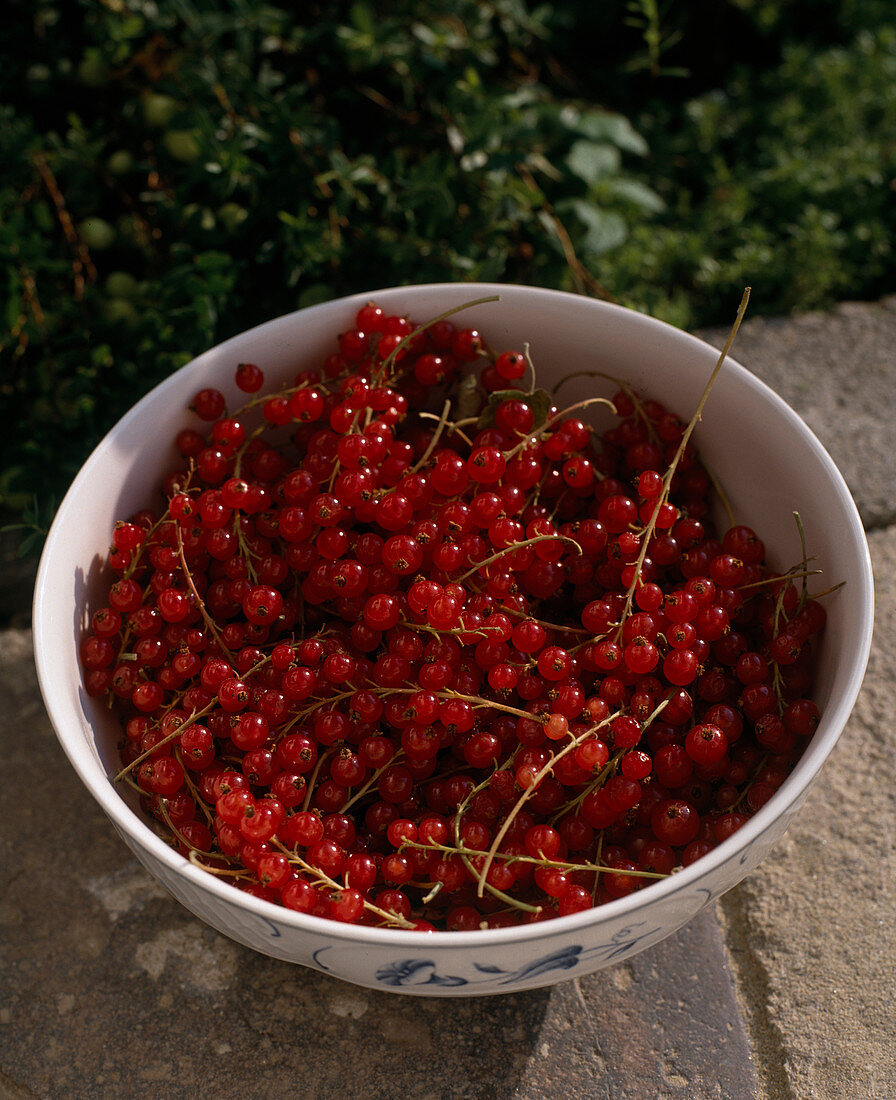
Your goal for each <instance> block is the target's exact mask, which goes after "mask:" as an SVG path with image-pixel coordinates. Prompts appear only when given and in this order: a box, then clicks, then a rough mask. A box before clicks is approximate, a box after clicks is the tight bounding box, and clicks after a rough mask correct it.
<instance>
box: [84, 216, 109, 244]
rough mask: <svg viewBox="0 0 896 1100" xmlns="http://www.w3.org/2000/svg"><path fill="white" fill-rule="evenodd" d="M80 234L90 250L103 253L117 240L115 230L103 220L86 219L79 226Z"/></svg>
mask: <svg viewBox="0 0 896 1100" xmlns="http://www.w3.org/2000/svg"><path fill="white" fill-rule="evenodd" d="M78 233H79V235H80V236H81V239H82V240H83V241H84V243H85V244H86V245H87V247H88V248H93V249H96V250H97V251H102V249H104V248H108V247H109V246H110V245H111V244H112V242H113V241H114V240H115V230H114V229H113V228H112V226H111V225H110V224H109V223H108V222H107V221H105V220H104V219H103V218H85V219H84V221H82V222H81V223H80V224H79V226H78Z"/></svg>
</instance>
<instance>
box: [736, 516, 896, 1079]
mask: <svg viewBox="0 0 896 1100" xmlns="http://www.w3.org/2000/svg"><path fill="white" fill-rule="evenodd" d="M869 541H870V545H871V552H872V561H873V565H874V569H875V578H876V605H877V606H876V620H875V644H874V647H873V649H872V654H871V659H870V663H869V668H868V673H867V676H866V678H865V683H864V686H863V688H862V691H861V693H860V695H859V698H858V700H857V703H856V707H855V710H854V712H853V715H852V718H851V719H850V721H849V723H848V724H847V727H846V729H845V730H844V733H843V736H842V738H841V740H840V742H839V744H838V746H837V748H836V749H835V751H834V753H833V754H832V756H831V758H830V759H829V760H828V762H827V763H826V765H825V768H824V770H823V771H822V774H821V776H820V778H819V780H818V783H817V784H816V786H815V787H814V788H813V789H812V791H811V792H810V794H809V796H808V798H807V799H806V802H805V804H804V805H803V808H802V810H801V811H800V813H799V814H798V815H797V817H796V819H795V820H794V822H793V823H792V824H791V826H790V829H789V830H788V832H787V835H786V836H785V838H784V840H783V841H782V842H781V843H780V844H779V845H778V846H777V847H776V849H775V850H774V851H773V852H772V854H771V855H770V856H769V857H768V858H767V859H766V860H765V861H764V862H763V863H762V865H761V866H760V867H759V868H758V870H757V871H756V872H755V873H754V874H753V875H752V876H750V878H748V879H746V880H745V881H744V882H743V883H741V885H740V886H738V887H737V888H736V889H735V890H733V891H731V893H730V894H728V895H727V896H726V897H725V898H724V899H722V902H721V909H722V912H723V914H724V918H725V921H726V924H727V930H728V943H729V946H730V948H731V952H732V965H733V966H734V969H735V972H736V975H737V978H738V982H739V984H740V989H741V995H742V1003H743V1005H744V1009H745V1014H746V1017H747V1019H748V1021H749V1025H750V1028H751V1033H752V1037H753V1044H754V1051H755V1054H756V1060H757V1064H758V1066H759V1067H760V1075H761V1080H762V1084H763V1088H764V1095H766V1096H768V1097H769V1098H770V1100H778V1098H781V1097H783V1098H786V1100H818V1098H820V1097H823V1098H824V1100H856V1098H858V1097H861V1098H862V1100H892V1098H893V1097H896V986H894V977H893V976H894V974H896V925H894V915H896V785H894V783H893V760H894V757H896V723H894V714H896V656H894V655H896V527H890V528H888V529H886V530H883V531H880V532H877V533H874V534H872V535H871V537H870V540H869Z"/></svg>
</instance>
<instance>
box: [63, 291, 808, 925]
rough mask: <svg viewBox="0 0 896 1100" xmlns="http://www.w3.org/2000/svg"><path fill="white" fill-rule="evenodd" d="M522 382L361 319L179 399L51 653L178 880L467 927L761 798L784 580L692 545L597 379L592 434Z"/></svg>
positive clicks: (683, 459) (706, 493) (797, 571)
mask: <svg viewBox="0 0 896 1100" xmlns="http://www.w3.org/2000/svg"><path fill="white" fill-rule="evenodd" d="M530 366H531V365H530V364H529V362H528V360H527V358H526V356H525V355H524V354H522V353H520V352H518V351H504V352H501V353H500V354H498V353H496V352H494V351H493V350H491V349H490V348H489V347H488V346H487V344H486V342H485V340H484V339H483V337H482V336H481V334H480V333H479V332H478V331H476V330H475V329H472V328H462V327H458V326H457V325H456V324H455V322H454V321H453V320H452V319H450V318H449V317H443V318H441V319H439V320H436V321H435V322H432V323H430V324H428V325H423V326H416V325H413V324H412V323H411V322H409V321H408V320H407V319H406V318H404V317H401V316H397V315H389V314H386V313H384V311H383V310H381V309H380V308H379V307H378V306H376V305H375V304H369V305H367V306H365V307H364V308H362V309H361V310H360V312H359V313H358V315H357V317H356V319H355V323H354V327H352V328H351V329H349V330H348V331H347V332H345V333H344V334H342V335H341V336H339V337H338V343H337V347H336V349H335V350H334V352H333V354H331V355H330V356H329V357H327V358H326V360H325V361H324V362H323V363H321V364H320V365H319V367H318V368H317V369H312V370H304V371H302V372H301V373H300V374H298V375H297V376H296V377H295V379H294V381H293V383H292V384H291V385H290V386H289V387H288V388H284V389H282V390H280V391H278V392H276V393H272V394H270V393H269V394H264V393H263V390H264V388H265V387H264V375H263V372H262V370H261V369H259V367H257V366H255V365H253V364H249V363H242V364H240V365H239V366H238V367H237V370H236V385H237V387H238V388H239V390H241V391H242V392H243V393H244V394H245V395H246V396H245V404H244V407H243V408H241V409H240V410H239V411H235V412H228V410H227V408H226V404H225V398H224V396H223V394H222V393H220V392H219V391H217V390H214V389H206V390H203V391H201V392H200V393H197V394H196V397H195V400H194V403H193V409H194V411H195V413H196V415H197V417H198V418H199V419H200V420H202V421H205V422H206V423H207V424H208V425H209V428H208V430H205V431H199V430H195V429H189V430H185V431H181V432H180V433H179V435H178V436H177V439H176V445H177V448H178V451H179V455H180V460H179V462H178V464H177V468H176V469H175V470H174V471H173V472H172V473H170V474H169V475H168V476H167V477H165V479H164V483H163V485H162V489H163V493H164V502H163V504H162V505H161V507H160V508H158V509H157V510H156V511H152V510H146V511H143V512H141V513H139V514H138V515H135V516H133V517H131V518H130V519H129V520H128V521H126V522H125V521H122V522H120V523H118V524H117V525H116V527H115V530H114V533H113V536H112V547H111V551H110V554H109V563H110V567H111V570H112V571H113V573H114V578H113V580H112V582H111V584H110V587H109V589H108V600H107V603H106V606H104V607H102V608H101V609H100V610H98V611H96V613H95V614H93V616H92V620H91V627H90V630H89V632H88V634H87V635H86V636H85V637H84V639H83V642H82V645H81V661H82V665H83V668H84V675H85V683H86V687H87V690H88V691H89V692H90V693H91V694H93V695H96V696H108V697H109V698H110V700H112V701H113V702H114V703H115V704H116V705H117V707H118V709H119V710H120V713H121V715H122V729H123V740H122V744H121V758H122V771H121V773H120V776H119V779H120V781H121V782H123V783H127V784H130V785H132V786H133V787H135V788H136V790H137V791H139V793H140V798H141V800H142V803H143V806H144V808H145V809H146V811H147V812H148V813H150V814H152V815H153V816H154V818H155V819H157V821H158V823H159V826H160V827H161V828H162V829H163V830H164V832H165V834H166V836H167V837H168V838H169V839H170V840H171V842H172V843H173V844H174V845H176V846H177V847H178V848H179V849H180V850H181V851H182V852H183V853H184V855H186V856H187V857H188V858H190V859H191V860H193V861H194V862H196V863H198V864H199V865H201V866H203V867H205V868H207V869H208V870H209V871H210V872H211V873H214V874H219V875H222V876H226V877H227V878H228V879H229V880H231V881H232V882H233V884H234V885H235V886H237V887H238V888H240V889H243V890H246V891H249V892H250V893H252V894H255V895H257V896H259V897H262V898H266V899H268V900H271V901H274V902H279V903H281V904H282V905H284V906H287V907H288V908H290V909H294V910H298V911H300V912H304V913H310V914H314V915H316V916H321V917H327V918H331V919H335V920H341V921H348V922H361V923H374V924H380V925H388V926H396V927H405V928H408V927H412V928H418V929H422V930H432V929H436V928H438V929H451V930H470V929H477V928H480V927H482V928H484V927H500V926H506V925H509V924H517V923H522V922H529V921H538V920H545V919H549V918H552V917H555V916H557V915H564V914H570V913H574V912H578V911H581V910H583V909H587V908H590V907H592V906H595V905H599V904H600V903H601V902H603V901H606V900H608V899H612V898H619V897H622V896H624V895H626V894H629V893H630V892H632V891H634V890H638V889H641V888H643V887H644V886H645V885H648V884H649V883H650V882H652V881H654V880H655V879H658V878H663V877H665V876H667V875H669V874H671V873H672V872H673V871H674V870H675V869H676V868H678V867H681V866H686V865H688V864H690V863H692V862H693V861H694V860H696V859H699V858H700V857H701V856H703V855H705V854H706V853H707V852H709V851H710V850H711V849H713V848H714V847H715V846H716V845H718V844H719V843H721V842H722V841H724V840H725V839H726V838H727V837H728V836H730V835H731V834H732V833H733V832H734V831H735V830H736V829H738V828H739V827H740V826H741V825H742V824H743V822H744V821H745V820H746V819H747V818H748V817H749V815H750V814H752V813H754V812H755V811H756V810H758V809H759V808H760V807H761V806H762V805H763V804H764V803H765V802H766V801H767V800H768V799H769V798H770V797H771V796H772V794H773V793H774V792H775V790H776V789H777V788H778V787H779V786H780V785H781V784H782V783H783V782H784V780H785V779H786V777H787V775H788V774H789V772H790V771H791V769H792V768H793V766H794V764H795V762H796V760H797V759H798V757H799V755H800V752H801V750H802V747H803V745H804V744H805V743H806V740H807V738H808V736H809V735H810V734H811V733H812V732H813V730H814V729H815V726H816V724H817V722H818V717H819V715H818V709H817V707H816V705H815V704H814V703H813V702H812V701H811V700H810V698H809V693H810V689H811V668H812V651H813V639H814V637H815V636H816V635H817V634H818V632H819V631H820V630H821V629H822V627H823V625H824V620H825V612H824V609H823V607H822V605H821V604H820V603H819V601H818V599H817V598H813V597H812V596H810V595H809V593H808V589H807V576H808V570H807V569H806V566H805V563H802V564H801V565H799V566H797V567H795V568H794V569H793V570H792V571H791V572H790V573H787V574H784V575H777V574H775V573H773V572H772V571H771V570H770V569H769V568H768V566H767V565H766V562H765V550H764V547H763V544H762V542H761V540H760V539H759V538H758V537H757V535H756V534H755V533H754V531H752V530H751V529H749V528H747V527H744V526H737V525H733V524H732V525H731V526H729V528H728V529H727V530H725V531H724V533H721V534H720V535H719V534H717V533H716V531H715V529H714V526H713V520H712V513H711V497H712V491H713V485H712V481H711V478H710V476H709V474H708V472H707V470H706V469H705V468H704V466H703V464H702V463H701V460H700V458H699V455H698V454H697V452H696V451H695V449H694V447H693V446H692V444H691V442H690V431H691V429H692V427H693V423H694V422H693V421H692V422H691V424H689V425H688V424H685V423H683V422H682V421H681V420H680V419H679V418H678V417H677V416H676V415H674V414H673V413H671V412H669V411H668V410H666V409H665V408H663V407H662V406H660V405H659V404H658V403H657V402H655V401H651V400H645V399H642V398H641V397H640V396H638V395H637V394H635V393H633V392H631V391H630V390H628V389H627V388H626V387H624V386H622V385H620V384H617V385H616V392H615V394H614V395H613V397H612V400H610V401H605V402H604V403H605V404H610V405H612V409H613V412H614V414H615V415H614V419H613V426H612V427H610V428H609V429H608V430H606V431H603V432H602V433H598V432H597V431H596V430H595V429H593V428H591V427H589V425H588V423H587V422H586V421H585V420H583V419H579V418H578V417H577V416H576V415H574V414H575V413H576V412H577V411H580V407H579V406H574V407H573V408H572V409H569V410H566V411H565V412H560V411H558V409H557V408H555V407H554V406H553V404H552V403H551V399H550V398H548V397H547V396H546V395H545V394H544V393H543V392H542V391H535V390H534V387H532V388H526V387H525V386H524V384H523V379H524V377H526V375H527V372H529V370H530ZM433 395H435V396H436V398H437V404H436V405H435V406H434V405H433V403H432V398H433ZM443 402H444V404H443ZM583 404H588V403H583Z"/></svg>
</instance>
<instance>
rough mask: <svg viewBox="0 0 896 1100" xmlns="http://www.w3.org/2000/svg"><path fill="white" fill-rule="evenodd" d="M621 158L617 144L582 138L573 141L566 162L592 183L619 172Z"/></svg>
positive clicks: (580, 176) (581, 177)
mask: <svg viewBox="0 0 896 1100" xmlns="http://www.w3.org/2000/svg"><path fill="white" fill-rule="evenodd" d="M621 159H622V158H621V157H620V154H619V150H618V149H617V148H616V146H614V145H607V144H606V143H604V142H596V141H586V140H584V139H582V140H581V141H576V142H574V143H573V147H572V148H571V149H570V151H569V155H568V156H567V158H566V163H567V165H568V166H569V169H570V171H572V172H574V173H575V174H576V175H577V176H578V177H579V178H580V179H583V180H584V181H585V182H586V183H589V184H591V183H597V181H598V180H602V179H605V178H606V177H607V176H612V175H614V174H615V173H616V172H618V171H619V164H620V161H621Z"/></svg>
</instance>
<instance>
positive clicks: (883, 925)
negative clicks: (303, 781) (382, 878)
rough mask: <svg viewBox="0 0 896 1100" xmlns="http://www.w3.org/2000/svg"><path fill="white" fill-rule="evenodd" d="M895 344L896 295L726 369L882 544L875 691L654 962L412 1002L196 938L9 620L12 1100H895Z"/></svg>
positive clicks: (8, 1052)
mask: <svg viewBox="0 0 896 1100" xmlns="http://www.w3.org/2000/svg"><path fill="white" fill-rule="evenodd" d="M703 335H704V336H705V338H707V339H708V340H710V342H713V343H716V345H717V346H720V345H721V343H722V342H723V341H724V338H725V334H724V333H719V332H709V333H704V334H703ZM894 349H896V299H892V300H885V301H883V302H880V303H876V304H863V305H858V304H852V303H850V304H846V305H843V306H840V307H838V308H837V309H835V310H833V311H832V312H830V313H828V314H818V315H810V316H805V317H799V318H794V319H787V320H771V321H765V320H752V321H747V322H746V323H745V324H744V326H743V328H742V330H741V333H740V335H739V336H738V341H737V344H736V346H735V351H734V354H735V356H736V358H738V359H739V360H740V361H741V362H742V363H743V364H744V365H745V366H748V367H749V368H750V369H751V370H753V371H754V372H755V373H756V374H758V375H759V376H760V377H762V378H764V379H765V380H766V381H767V382H768V383H769V384H770V385H772V387H773V388H774V389H776V390H777V391H778V392H779V393H780V394H781V395H782V396H783V397H784V398H785V399H786V400H787V401H788V402H789V403H790V404H791V405H792V406H793V407H794V408H795V409H796V410H797V411H798V412H799V413H800V414H801V415H802V416H803V417H804V418H805V419H806V420H807V421H808V422H809V424H810V425H811V426H812V428H813V429H814V430H815V432H816V434H817V435H818V436H819V438H820V439H821V440H822V442H823V443H824V444H825V446H827V448H828V449H829V451H830V452H831V454H832V455H833V457H834V459H835V461H836V462H837V463H838V465H839V466H840V468H841V470H842V472H843V473H844V476H845V477H846V480H847V482H848V484H849V485H850V488H851V490H852V491H853V493H854V495H855V498H856V501H857V503H858V506H859V509H860V512H861V514H862V516H863V519H864V521H865V523H866V526H867V528H868V531H869V542H870V545H871V550H872V557H873V562H874V568H875V574H876V583H877V622H876V631H877V632H876V637H875V644H874V649H873V653H872V658H871V662H870V665H869V669H868V675H867V677H866V681H865V685H864V687H863V689H862V692H861V694H860V697H859V700H858V703H857V706H856V708H855V711H854V714H853V716H852V718H851V720H850V722H849V725H848V727H847V729H846V731H845V733H844V735H843V738H842V740H841V742H840V744H839V746H838V748H837V750H836V752H835V754H834V755H833V757H832V759H831V760H830V761H829V763H828V765H827V766H826V768H825V770H824V772H823V774H822V776H821V778H820V780H819V782H818V783H817V785H816V787H815V788H814V790H813V792H812V793H811V794H810V796H809V798H808V800H807V802H806V804H805V806H804V807H803V809H802V810H801V812H800V814H799V815H798V816H797V818H796V820H795V822H794V823H793V824H792V825H791V828H790V830H789V832H788V834H787V836H786V837H785V839H784V840H783V841H782V842H781V843H780V844H779V846H778V847H777V849H776V850H775V851H774V852H773V853H772V855H771V856H770V857H769V858H768V859H767V860H766V861H765V862H764V863H763V864H762V865H761V867H760V868H759V869H758V870H757V871H756V872H755V873H754V874H753V875H752V876H751V877H750V878H749V879H747V880H746V881H745V882H744V883H742V884H741V885H740V886H739V887H738V888H736V889H735V890H733V891H731V893H729V894H728V895H726V896H725V897H724V898H722V899H721V900H720V901H719V902H717V903H716V905H715V906H714V907H713V908H711V909H709V910H707V911H704V912H703V913H702V914H701V915H700V916H699V917H698V918H697V919H696V920H694V921H692V922H691V924H690V925H688V926H686V927H685V928H683V929H682V930H680V931H679V933H677V934H676V935H675V936H673V937H671V938H670V939H668V940H666V941H665V942H663V943H661V944H659V945H657V946H656V947H654V948H653V949H651V950H649V951H646V952H644V953H642V954H641V955H639V956H636V957H635V958H634V959H632V960H631V961H629V962H627V963H625V964H622V965H619V966H617V967H614V968H611V969H608V970H605V971H602V972H600V973H598V974H595V975H592V976H590V977H586V978H582V979H578V980H573V981H567V982H564V983H561V984H559V985H557V986H555V987H553V988H550V989H544V990H537V991H534V992H530V993H524V994H520V995H517V996H506V997H495V998H483V999H478V1000H477V999H474V998H471V999H469V1000H452V1001H447V1000H437V999H434V1000H426V999H417V998H403V997H401V996H396V995H393V994H387V993H378V992H372V991H367V990H362V989H357V988H354V987H352V986H349V985H345V984H342V983H339V982H337V981H335V980H333V979H331V978H328V977H326V976H324V975H320V974H316V973H312V972H310V971H305V970H303V969H301V968H297V967H292V966H289V965H288V964H284V963H280V962H277V961H275V960H272V959H269V958H266V957H264V956H261V955H258V954H255V953H253V952H251V951H249V950H247V949H244V948H242V947H240V946H238V945H236V944H234V943H232V942H230V941H229V940H227V939H225V938H224V937H222V936H220V935H218V934H217V933H216V932H214V931H212V930H211V929H209V928H207V927H206V926H204V925H202V924H201V923H200V922H198V921H197V920H196V919H195V918H193V917H192V916H191V915H190V914H189V913H188V912H187V911H186V910H184V909H182V908H181V907H180V906H179V905H178V904H177V903H176V902H174V901H173V900H172V899H171V898H170V897H169V896H168V895H167V893H165V891H164V890H163V889H162V888H161V887H159V886H158V885H157V884H156V883H154V882H153V880H151V879H150V878H149V877H148V876H147V874H146V873H145V872H144V871H143V869H142V868H141V867H140V865H139V864H138V863H137V862H136V861H135V860H134V859H133V857H131V855H130V853H129V852H128V850H127V849H126V848H125V847H124V845H123V844H122V843H121V841H120V840H119V839H118V838H117V836H116V835H115V833H114V831H113V830H112V828H111V826H110V825H109V823H108V822H107V820H106V819H105V817H104V815H103V814H102V812H101V811H100V810H99V809H98V808H97V807H96V805H95V803H94V802H93V801H92V799H91V798H90V796H89V795H88V794H87V792H86V791H85V790H84V788H83V787H82V786H81V784H80V782H79V780H78V779H77V777H76V775H75V773H74V772H73V770H72V769H71V767H70V765H69V764H68V762H67V760H66V759H65V757H64V755H63V753H62V752H61V750H60V749H59V747H58V744H57V742H56V739H55V736H54V734H53V731H52V729H51V727H50V723H49V720H48V719H47V717H46V714H45V712H44V708H43V704H42V701H41V699H40V695H39V692H38V688H37V684H36V678H35V674H34V669H33V661H32V655H31V635H30V631H29V630H28V629H27V626H20V625H18V624H19V623H20V622H21V616H22V610H21V608H18V609H16V610H17V613H18V618H13V619H12V622H13V624H14V625H13V626H11V627H10V628H8V629H6V630H5V631H2V632H0V769H2V771H0V774H2V777H3V781H2V782H0V821H2V823H3V838H2V839H3V843H2V844H0V945H2V947H0V1100H25V1098H29V1100H33V1098H41V1100H55V1098H57V1097H63V1096H64V1097H66V1098H70V1100H105V1098H107V1097H109V1098H126V1100H144V1098H145V1100H151V1098H153V1100H154V1098H158V1097H164V1098H165V1100H181V1098H183V1100H187V1098H190V1100H192V1098H194V1097H198V1096H208V1097H215V1098H220V1100H229V1098H239V1100H255V1098H259V1100H262V1098H264V1100H267V1098H278V1097H281V1096H282V1097H286V1096H292V1095H302V1096H304V1097H307V1098H309V1100H312V1098H318V1097H319V1098H329V1097H334V1096H346V1097H365V1098H370V1100H393V1098H395V1100H398V1098H407V1100H455V1098H457V1100H467V1098H469V1100H510V1098H514V1100H546V1098H554V1097H558V1096H563V1097H565V1098H567V1100H580V1098H581V1100H586V1098H587V1100H716V1098H719V1100H840V1098H844V1100H845V1098H847V1097H849V1098H853V1097H862V1098H868V1100H890V1098H892V1097H894V1096H896V1038H894V1037H896V1010H894V993H893V979H892V975H893V973H894V971H896V937H894V932H893V915H894V912H896V855H894V835H896V830H894V825H896V786H894V784H893V782H892V766H891V761H892V760H893V759H894V754H896V729H894V722H893V719H892V716H893V714H894V713H896V667H894V658H893V654H894V652H896V524H894V523H893V518H894V512H896V489H894V484H896V476H894V475H896V457H894V446H893V444H894V442H896V439H894V432H893V427H892V423H891V419H890V415H889V408H890V396H891V394H892V393H893V391H894V384H896V353H894ZM7 621H9V620H7Z"/></svg>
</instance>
